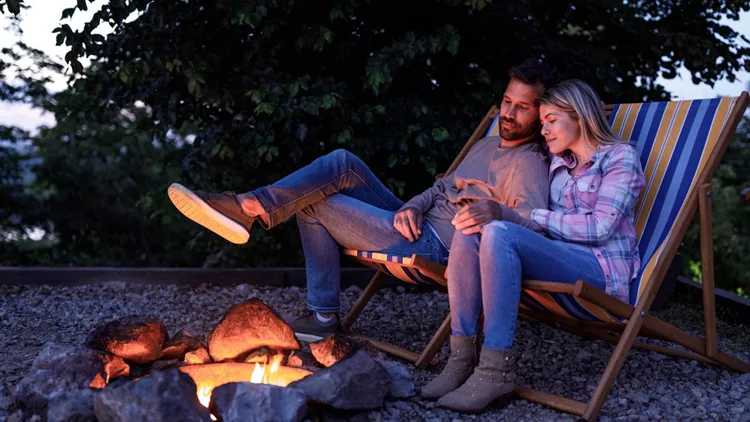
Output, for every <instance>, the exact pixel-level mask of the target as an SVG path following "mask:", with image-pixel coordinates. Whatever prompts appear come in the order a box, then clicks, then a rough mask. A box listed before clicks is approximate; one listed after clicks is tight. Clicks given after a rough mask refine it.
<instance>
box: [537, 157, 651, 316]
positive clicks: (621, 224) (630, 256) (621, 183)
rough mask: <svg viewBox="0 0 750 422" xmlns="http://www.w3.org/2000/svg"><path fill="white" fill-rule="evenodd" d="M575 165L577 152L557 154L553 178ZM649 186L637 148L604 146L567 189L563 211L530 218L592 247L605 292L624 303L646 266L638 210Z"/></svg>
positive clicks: (557, 235)
mask: <svg viewBox="0 0 750 422" xmlns="http://www.w3.org/2000/svg"><path fill="white" fill-rule="evenodd" d="M575 164H576V163H575V159H574V158H573V156H572V154H571V155H564V156H563V155H559V156H554V157H553V158H552V163H551V164H550V180H553V178H554V177H555V175H556V174H557V172H561V171H568V169H569V168H575ZM644 185H645V178H644V177H643V170H642V169H641V162H640V159H639V157H638V153H637V152H636V151H635V149H633V147H631V146H630V145H627V144H624V143H620V144H616V145H612V146H599V147H598V148H597V150H596V153H595V154H594V156H593V157H592V158H591V161H589V162H588V163H586V165H585V167H583V170H582V171H581V172H579V173H578V174H577V175H575V176H574V177H573V180H571V183H569V184H568V185H567V186H566V187H565V188H564V189H563V198H564V211H563V212H554V211H550V210H544V209H534V210H533V211H532V212H531V219H532V220H534V221H535V222H536V223H537V224H539V225H540V226H541V227H542V228H543V229H544V231H545V232H547V234H549V236H550V237H551V238H553V239H559V240H562V241H565V242H570V243H575V244H579V245H581V246H584V247H586V248H587V249H590V250H591V252H592V253H593V254H594V255H595V256H596V258H597V260H599V265H601V267H602V270H603V271H604V276H605V277H606V282H607V289H606V292H607V293H608V294H610V295H612V296H614V297H616V298H618V299H620V300H622V301H623V302H625V303H628V298H629V294H630V283H631V281H632V280H633V279H634V278H635V277H636V276H637V275H638V271H639V270H640V266H641V260H640V256H639V255H638V240H637V238H636V234H635V227H634V223H633V213H634V209H635V205H636V203H637V202H638V195H639V194H640V192H641V189H643V186H644Z"/></svg>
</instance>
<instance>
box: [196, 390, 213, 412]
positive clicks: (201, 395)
mask: <svg viewBox="0 0 750 422" xmlns="http://www.w3.org/2000/svg"><path fill="white" fill-rule="evenodd" d="M213 390H214V389H213V386H210V385H204V386H203V387H201V388H199V389H198V400H199V401H200V402H201V404H202V405H203V406H205V407H208V403H209V402H210V401H211V393H212V392H213Z"/></svg>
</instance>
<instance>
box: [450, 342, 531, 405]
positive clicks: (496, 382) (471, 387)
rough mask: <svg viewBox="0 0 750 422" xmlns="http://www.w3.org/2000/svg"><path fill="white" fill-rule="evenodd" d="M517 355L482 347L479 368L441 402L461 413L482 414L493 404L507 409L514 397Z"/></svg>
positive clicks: (507, 351) (508, 351)
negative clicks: (505, 406)
mask: <svg viewBox="0 0 750 422" xmlns="http://www.w3.org/2000/svg"><path fill="white" fill-rule="evenodd" d="M515 380H516V356H515V354H514V353H513V352H512V351H510V350H492V349H487V348H486V347H484V348H482V353H481V354H480V356H479V365H477V367H476V369H474V373H473V374H471V376H470V377H469V379H468V380H467V381H466V382H465V383H464V384H463V385H462V386H461V387H459V388H457V389H456V390H454V391H452V392H451V393H448V394H446V395H445V396H443V397H441V398H440V400H438V402H437V404H438V405H439V406H442V407H447V408H449V409H453V410H457V411H459V412H472V413H475V412H480V411H482V410H484V409H485V408H486V407H487V406H489V405H490V403H493V402H494V404H496V405H501V406H504V405H505V404H507V403H508V402H509V401H510V399H511V397H512V396H513V390H514V389H515Z"/></svg>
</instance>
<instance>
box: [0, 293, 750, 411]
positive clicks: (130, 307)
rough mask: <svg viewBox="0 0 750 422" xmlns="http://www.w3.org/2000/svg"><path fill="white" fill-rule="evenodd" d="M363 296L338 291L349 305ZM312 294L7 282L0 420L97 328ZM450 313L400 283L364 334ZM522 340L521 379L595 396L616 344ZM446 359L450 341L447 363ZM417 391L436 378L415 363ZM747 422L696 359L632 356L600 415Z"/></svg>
mask: <svg viewBox="0 0 750 422" xmlns="http://www.w3.org/2000/svg"><path fill="white" fill-rule="evenodd" d="M359 292H360V290H359V289H358V288H355V287H352V288H349V289H347V290H346V291H345V292H344V294H343V295H342V304H343V306H344V308H345V309H344V310H345V311H346V310H348V308H349V306H351V304H352V303H353V302H354V300H355V299H356V297H357V295H358V294H359ZM304 295H305V290H304V289H300V288H296V287H290V288H286V289H275V288H266V287H254V286H248V285H239V286H212V285H206V284H204V285H200V286H175V285H169V286H165V285H139V284H126V283H118V282H113V283H106V284H101V285H83V286H68V287H59V286H55V287H52V286H33V287H31V286H0V351H1V352H0V355H1V356H2V365H0V420H4V419H5V417H6V416H7V412H8V408H9V401H10V400H9V395H10V394H11V391H12V388H13V387H14V386H15V385H16V384H17V383H18V381H19V380H20V379H21V378H22V377H23V376H24V375H25V374H26V372H27V371H28V369H29V368H30V366H31V363H32V361H33V360H34V358H35V357H36V356H37V354H38V353H39V351H40V348H41V346H42V345H43V344H44V343H45V342H47V341H55V342H60V343H68V344H82V343H83V341H84V339H85V337H86V334H87V333H88V332H89V330H91V329H92V328H93V327H94V326H96V325H98V324H100V323H103V322H106V321H109V320H112V319H115V318H119V317H122V316H125V315H130V314H140V315H149V316H153V317H157V318H159V319H161V320H162V321H163V322H164V323H165V324H166V326H167V328H168V329H169V332H170V334H172V333H176V332H177V331H178V330H180V329H182V328H185V329H187V330H188V331H190V332H192V333H193V334H200V335H205V334H207V333H208V332H209V331H210V330H211V329H212V328H213V327H214V326H215V324H216V323H217V322H218V321H219V320H220V319H221V317H222V316H223V314H224V312H225V311H226V310H227V309H228V308H229V307H230V306H231V305H233V304H235V303H238V302H241V301H243V300H246V299H249V298H252V297H258V298H260V299H262V300H263V301H264V302H265V303H267V304H268V305H270V306H271V307H273V308H274V309H276V311H278V312H279V313H280V314H300V313H302V312H304ZM447 311H448V299H447V296H446V295H445V294H442V293H438V292H419V291H416V290H412V289H410V288H404V287H398V288H397V289H388V290H383V291H381V292H380V293H379V294H378V295H376V296H375V298H374V299H373V301H372V302H371V303H370V305H369V306H368V308H367V309H366V310H365V312H363V314H362V315H361V316H360V319H359V321H358V323H357V325H356V328H357V330H358V331H361V332H363V333H366V334H369V335H372V336H375V337H379V338H381V339H383V340H387V341H391V342H393V343H395V344H398V345H400V346H403V347H407V348H410V349H412V350H419V349H421V348H422V347H424V345H425V342H426V341H427V340H428V339H429V337H430V335H431V334H432V333H433V332H434V330H435V329H436V328H437V327H438V326H439V324H440V322H442V320H443V318H444V317H445V315H446V313H447ZM699 312H700V306H698V307H695V306H693V305H680V304H675V305H673V306H671V307H670V308H669V309H667V310H665V311H661V312H659V313H658V316H660V317H662V318H664V319H666V320H667V321H670V322H678V323H679V324H680V326H681V327H682V328H684V329H686V330H688V331H698V332H700V325H701V322H702V317H701V314H700V313H699ZM719 335H720V339H722V340H721V341H720V343H721V346H722V347H723V348H724V349H725V350H728V351H730V352H732V353H735V354H737V355H739V356H741V357H744V358H745V359H748V358H749V357H750V332H748V330H747V328H746V327H744V326H737V325H727V324H721V323H720V324H719ZM516 338H517V340H516V345H517V347H519V349H521V350H522V355H521V359H520V360H519V369H518V382H519V383H520V384H524V385H529V386H531V387H534V388H537V389H540V390H542V391H547V392H551V393H556V394H561V395H565V396H567V397H570V398H573V399H576V400H582V401H585V400H587V399H588V398H589V397H590V395H591V394H592V393H593V391H594V388H595V387H596V382H597V380H598V379H599V376H600V374H601V372H602V371H603V369H604V366H605V365H606V363H607V359H608V357H609V355H610V353H611V352H612V349H613V347H612V346H611V345H610V344H609V343H604V342H601V341H591V340H587V339H583V338H581V337H578V336H576V335H572V334H568V333H565V332H563V331H558V330H554V329H551V328H549V327H546V326H543V325H540V324H535V323H529V322H524V321H521V322H519V329H518V333H517V337H516ZM447 354H448V347H447V343H446V344H445V345H444V347H443V349H442V350H441V352H440V354H439V357H440V358H441V359H442V361H443V362H444V361H445V358H446V356H447ZM410 371H411V373H412V375H413V377H414V382H415V385H416V386H417V388H420V387H421V386H422V385H424V384H425V383H426V382H427V381H428V380H429V379H431V378H432V377H434V376H435V375H436V374H437V369H435V370H425V371H423V370H418V369H415V368H413V367H410ZM353 416H354V419H356V420H361V421H388V420H415V421H421V420H424V421H455V420H478V421H495V420H513V421H542V420H544V421H547V420H556V421H558V420H575V418H574V417H572V416H571V415H569V414H565V413H561V412H557V411H555V410H551V409H548V408H546V407H543V406H540V405H537V404H533V403H529V402H526V401H522V400H516V401H514V402H513V403H512V404H510V405H509V406H507V407H506V408H504V409H492V410H488V411H486V412H484V413H482V414H479V415H464V414H460V413H455V412H451V411H448V410H445V409H441V408H438V407H436V406H435V405H434V403H431V402H425V401H422V400H420V399H417V398H414V399H412V400H406V401H397V402H389V403H387V404H386V406H384V408H382V409H380V410H378V411H372V412H363V413H360V414H357V415H351V414H348V415H345V417H346V418H347V419H350V420H351V419H352V417H353ZM695 419H709V420H732V421H737V420H744V421H750V374H744V375H740V374H737V373H734V372H730V371H727V370H724V369H721V368H716V367H711V366H707V365H704V364H701V363H698V362H693V361H688V360H683V359H675V358H671V357H666V356H663V355H660V354H656V353H651V352H645V351H639V350H636V351H632V352H631V353H630V354H629V355H628V359H627V360H626V363H625V366H624V367H623V370H622V371H621V372H620V376H619V377H618V379H617V383H616V384H615V387H614V389H613V390H612V392H611V393H610V395H609V397H608V399H607V401H606V403H605V405H604V408H603V409H602V413H601V416H600V420H602V421H609V420H618V421H619V420H626V421H636V420H638V421H640V420H695Z"/></svg>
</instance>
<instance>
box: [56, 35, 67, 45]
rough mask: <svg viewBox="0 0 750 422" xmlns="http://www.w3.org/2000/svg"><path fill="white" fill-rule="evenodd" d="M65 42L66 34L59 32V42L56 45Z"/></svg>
mask: <svg viewBox="0 0 750 422" xmlns="http://www.w3.org/2000/svg"><path fill="white" fill-rule="evenodd" d="M64 42H65V34H57V42H56V43H55V45H62V44H63V43H64Z"/></svg>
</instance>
